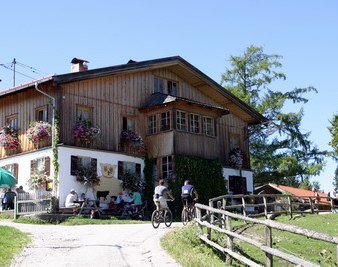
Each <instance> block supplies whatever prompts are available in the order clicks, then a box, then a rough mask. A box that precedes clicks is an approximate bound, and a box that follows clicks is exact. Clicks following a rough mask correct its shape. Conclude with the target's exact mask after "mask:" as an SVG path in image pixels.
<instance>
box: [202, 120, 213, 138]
mask: <svg viewBox="0 0 338 267" xmlns="http://www.w3.org/2000/svg"><path fill="white" fill-rule="evenodd" d="M203 128H204V133H205V134H206V135H207V136H215V124H214V119H213V118H211V117H203Z"/></svg>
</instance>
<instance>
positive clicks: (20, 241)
mask: <svg viewBox="0 0 338 267" xmlns="http://www.w3.org/2000/svg"><path fill="white" fill-rule="evenodd" d="M29 242H30V238H29V237H28V235H27V234H26V233H23V232H21V231H19V230H17V229H15V228H13V227H8V226H0V266H4V267H5V266H9V265H10V263H11V260H12V258H13V257H14V255H16V254H18V253H20V252H21V251H22V250H23V248H24V247H25V246H26V245H27V244H28V243H29Z"/></svg>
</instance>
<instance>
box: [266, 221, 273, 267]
mask: <svg viewBox="0 0 338 267" xmlns="http://www.w3.org/2000/svg"><path fill="white" fill-rule="evenodd" d="M265 245H266V246H268V247H269V248H271V247H272V232H271V228H270V226H267V225H266V226H265ZM272 265H273V256H272V255H271V254H270V253H268V252H265V266H267V267H272Z"/></svg>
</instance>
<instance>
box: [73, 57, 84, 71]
mask: <svg viewBox="0 0 338 267" xmlns="http://www.w3.org/2000/svg"><path fill="white" fill-rule="evenodd" d="M70 63H72V66H71V69H70V72H80V71H86V70H88V65H87V63H89V61H88V60H85V59H80V58H76V57H74V58H73V59H72V61H71V62H70Z"/></svg>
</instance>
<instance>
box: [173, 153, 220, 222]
mask: <svg viewBox="0 0 338 267" xmlns="http://www.w3.org/2000/svg"><path fill="white" fill-rule="evenodd" d="M175 170H176V178H175V179H173V180H171V181H169V187H170V189H171V190H172V193H173V195H174V197H175V198H176V199H177V200H180V199H181V188H182V186H183V183H184V181H185V180H187V179H189V180H191V182H192V184H193V185H194V186H195V188H196V191H197V192H198V194H199V202H200V203H203V204H208V201H209V198H212V197H216V196H220V195H224V194H226V192H227V190H226V187H225V181H224V177H223V174H222V164H221V163H220V162H219V161H218V160H208V159H203V158H199V157H193V156H183V155H176V156H175ZM174 206H175V207H174V210H173V213H174V215H175V216H179V215H180V213H181V210H182V203H181V201H177V203H175V205H174Z"/></svg>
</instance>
